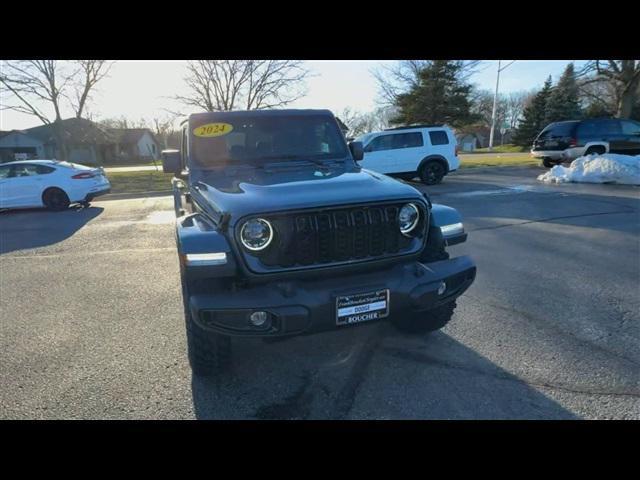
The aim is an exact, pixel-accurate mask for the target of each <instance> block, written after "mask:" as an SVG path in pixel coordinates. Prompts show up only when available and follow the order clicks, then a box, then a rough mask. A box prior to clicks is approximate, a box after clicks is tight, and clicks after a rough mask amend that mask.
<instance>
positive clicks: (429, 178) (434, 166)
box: [418, 160, 447, 185]
mask: <svg viewBox="0 0 640 480" xmlns="http://www.w3.org/2000/svg"><path fill="white" fill-rule="evenodd" d="M446 173H447V172H446V169H445V167H444V165H442V163H440V162H438V161H436V160H431V161H429V162H427V163H425V164H424V165H423V166H422V167H421V168H420V171H419V172H418V175H420V180H422V183H424V184H425V185H436V184H438V183H440V182H442V179H443V178H444V176H445V175H446Z"/></svg>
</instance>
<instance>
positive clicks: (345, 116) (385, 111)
mask: <svg viewBox="0 0 640 480" xmlns="http://www.w3.org/2000/svg"><path fill="white" fill-rule="evenodd" d="M395 113H396V112H395V109H394V108H393V107H378V108H376V109H375V110H373V111H371V112H365V113H362V112H359V111H357V110H352V109H351V108H349V107H347V108H345V109H344V110H343V111H342V113H341V114H340V119H341V120H342V121H343V122H344V123H345V124H346V125H347V127H349V135H350V136H352V137H357V136H359V135H362V134H364V133H369V132H376V131H380V130H384V129H385V128H388V127H389V125H390V124H391V118H393V116H394V115H395Z"/></svg>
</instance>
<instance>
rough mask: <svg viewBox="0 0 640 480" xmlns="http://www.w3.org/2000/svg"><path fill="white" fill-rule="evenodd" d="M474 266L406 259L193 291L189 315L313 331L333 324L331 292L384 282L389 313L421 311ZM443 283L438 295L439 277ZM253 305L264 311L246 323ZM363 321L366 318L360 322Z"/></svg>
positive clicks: (278, 332)
mask: <svg viewBox="0 0 640 480" xmlns="http://www.w3.org/2000/svg"><path fill="white" fill-rule="evenodd" d="M475 275H476V267H475V264H474V263H473V261H472V260H471V258H470V257H468V256H461V257H456V258H453V259H450V260H443V261H439V262H433V263H429V264H427V265H425V264H422V263H419V262H411V263H408V264H403V265H396V266H394V267H392V268H389V269H385V270H380V271H376V272H371V273H363V274H357V275H350V276H347V277H339V278H334V279H320V280H317V279H316V280H296V281H292V282H280V283H276V282H274V283H271V284H268V285H259V286H253V287H249V288H246V289H242V290H239V291H236V292H230V291H228V290H225V291H220V292H211V293H206V294H194V295H191V296H190V298H189V307H190V309H191V315H192V318H193V319H194V320H195V321H196V322H197V323H198V324H199V325H200V326H201V327H202V328H205V329H208V330H211V331H215V332H217V333H220V334H224V335H232V336H254V337H255V336H258V337H278V336H288V335H298V334H309V333H317V332H322V331H326V330H333V329H336V328H344V327H338V326H336V298H337V297H338V296H341V295H350V294H357V293H366V292H372V291H376V290H380V289H385V288H388V289H389V290H390V298H389V317H387V318H393V317H394V316H407V315H414V316H419V315H424V311H425V310H429V309H432V308H435V307H437V306H439V305H442V304H444V303H447V302H449V301H452V300H454V299H455V298H457V297H458V296H460V295H462V293H464V291H465V290H467V289H468V288H469V286H470V285H471V284H472V283H473V280H474V279H475ZM442 281H444V282H445V283H446V284H447V288H446V290H445V291H444V292H443V293H442V294H441V295H439V294H438V288H439V287H440V286H441V282H442ZM255 311H267V312H268V313H269V314H270V319H271V322H270V324H269V325H268V326H266V327H265V328H258V327H253V326H251V325H250V322H249V316H250V315H251V313H253V312H255ZM365 323H368V322H365Z"/></svg>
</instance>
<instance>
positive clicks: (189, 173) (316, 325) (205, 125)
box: [162, 110, 476, 375]
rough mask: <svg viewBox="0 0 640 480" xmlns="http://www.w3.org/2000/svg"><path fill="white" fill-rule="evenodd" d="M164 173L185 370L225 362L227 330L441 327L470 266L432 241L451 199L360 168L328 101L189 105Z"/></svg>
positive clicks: (208, 369) (452, 219) (453, 237)
mask: <svg viewBox="0 0 640 480" xmlns="http://www.w3.org/2000/svg"><path fill="white" fill-rule="evenodd" d="M162 156H163V169H164V171H165V172H167V173H169V172H170V173H173V174H174V175H175V178H174V180H173V182H172V183H173V195H174V206H175V212H176V216H177V221H176V240H177V250H178V256H179V260H180V276H181V283H182V299H183V306H184V315H185V321H186V332H187V346H188V354H189V360H190V364H191V368H192V371H193V372H194V374H195V375H213V374H216V373H217V372H220V371H221V370H222V369H224V368H225V367H226V366H228V365H229V361H230V358H231V346H232V343H231V339H232V337H233V338H234V341H236V340H237V341H241V340H242V339H243V338H249V337H262V338H263V339H265V340H267V341H268V340H273V339H278V338H280V339H283V338H287V337H291V336H295V335H302V334H313V333H319V332H323V331H327V330H335V329H344V328H348V327H349V326H355V325H358V324H361V323H366V322H371V321H377V320H381V319H389V320H390V321H391V322H392V323H393V324H394V325H396V326H397V327H398V328H399V329H400V330H403V331H407V332H413V333H421V332H422V333H424V332H427V331H432V330H437V329H440V328H442V327H444V326H445V325H446V324H447V322H449V320H450V319H451V317H452V315H453V312H454V309H455V307H456V299H457V298H458V297H459V296H460V295H461V294H462V293H463V292H464V291H466V290H467V288H469V286H470V285H471V284H472V282H473V281H474V278H475V275H476V267H475V265H474V262H473V261H472V260H471V258H470V257H468V256H459V257H456V258H450V257H449V253H448V252H447V251H446V247H447V246H449V245H454V244H456V243H460V242H464V241H465V240H466V239H467V234H466V233H465V231H464V226H463V224H462V220H461V217H460V215H459V214H458V212H457V211H456V210H454V209H453V208H449V207H446V206H443V205H436V204H432V203H431V201H430V200H429V197H428V196H427V195H426V194H423V193H421V192H420V191H418V190H417V189H415V188H413V187H412V186H410V185H408V184H405V183H403V182H400V181H398V180H395V179H393V178H390V177H387V176H385V175H381V174H378V173H375V172H371V171H369V170H366V169H363V168H361V167H360V165H359V164H358V162H361V161H362V158H363V147H362V144H361V143H360V142H351V143H349V144H347V142H346V139H345V137H344V135H343V134H342V133H341V131H340V129H339V127H338V123H337V122H336V120H335V117H334V116H333V115H332V113H331V112H330V111H328V110H258V111H234V112H207V113H196V114H192V115H190V116H189V117H188V119H187V120H186V121H185V122H183V127H182V148H181V150H165V151H163V152H162Z"/></svg>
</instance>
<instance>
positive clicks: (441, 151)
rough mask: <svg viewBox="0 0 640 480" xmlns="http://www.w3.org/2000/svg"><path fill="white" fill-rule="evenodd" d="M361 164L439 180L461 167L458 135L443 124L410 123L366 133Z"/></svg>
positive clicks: (429, 182) (433, 181) (427, 181)
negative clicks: (409, 124)
mask: <svg viewBox="0 0 640 480" xmlns="http://www.w3.org/2000/svg"><path fill="white" fill-rule="evenodd" d="M357 140H358V141H359V142H362V144H363V145H364V159H363V160H362V162H360V164H361V165H362V167H364V168H366V169H369V170H373V171H375V172H380V173H386V174H393V175H398V176H400V177H402V178H405V179H412V178H415V177H416V176H418V177H420V180H422V182H424V183H425V184H427V185H434V184H436V183H440V182H441V181H442V179H443V178H444V176H445V175H447V174H448V173H450V172H454V171H456V170H457V169H458V167H459V166H460V159H459V158H458V145H457V140H456V136H455V134H454V133H453V130H451V129H450V128H449V127H447V126H444V125H411V126H406V127H396V128H388V129H386V130H383V131H381V132H373V133H367V134H365V135H362V136H360V137H358V138H357Z"/></svg>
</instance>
